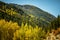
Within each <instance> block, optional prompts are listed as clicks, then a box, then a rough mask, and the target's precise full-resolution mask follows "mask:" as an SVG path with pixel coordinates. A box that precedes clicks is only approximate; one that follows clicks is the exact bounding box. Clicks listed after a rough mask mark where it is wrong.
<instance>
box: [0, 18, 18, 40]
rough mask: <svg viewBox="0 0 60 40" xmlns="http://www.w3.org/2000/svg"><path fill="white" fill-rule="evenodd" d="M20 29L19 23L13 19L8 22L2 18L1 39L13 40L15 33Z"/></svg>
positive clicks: (0, 21)
mask: <svg viewBox="0 0 60 40" xmlns="http://www.w3.org/2000/svg"><path fill="white" fill-rule="evenodd" d="M17 29H19V26H18V24H17V23H13V22H11V21H9V22H7V21H5V20H3V19H1V20H0V40H12V39H13V33H14V32H15V31H16V30H17Z"/></svg>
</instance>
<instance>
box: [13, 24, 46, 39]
mask: <svg viewBox="0 0 60 40" xmlns="http://www.w3.org/2000/svg"><path fill="white" fill-rule="evenodd" d="M44 37H46V36H45V32H44V31H43V30H42V28H39V27H38V26H36V27H34V28H33V27H32V26H31V25H27V23H26V24H25V25H24V24H23V23H22V26H21V27H20V28H19V30H16V32H15V33H14V38H13V40H43V39H44Z"/></svg>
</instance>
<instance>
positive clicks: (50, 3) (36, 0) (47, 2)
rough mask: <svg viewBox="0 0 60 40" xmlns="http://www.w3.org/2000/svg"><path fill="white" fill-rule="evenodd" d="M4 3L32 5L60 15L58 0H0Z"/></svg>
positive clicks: (59, 2) (59, 0) (59, 1)
mask: <svg viewBox="0 0 60 40" xmlns="http://www.w3.org/2000/svg"><path fill="white" fill-rule="evenodd" d="M1 1H3V2H6V3H15V4H19V5H25V4H29V5H34V6H36V7H39V8H40V9H42V10H44V11H47V12H49V13H51V14H52V15H54V16H56V17H57V15H60V0H1Z"/></svg>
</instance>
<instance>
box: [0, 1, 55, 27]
mask: <svg viewBox="0 0 60 40" xmlns="http://www.w3.org/2000/svg"><path fill="white" fill-rule="evenodd" d="M1 15H5V16H1ZM0 19H6V20H8V21H9V20H12V21H13V22H17V23H18V24H19V25H21V23H24V24H25V23H28V25H32V26H36V25H37V26H42V27H47V26H49V24H50V21H52V20H53V19H55V17H54V16H53V15H51V14H49V13H47V12H45V11H43V10H41V9H39V8H37V7H35V6H32V5H18V4H12V3H10V4H8V3H4V2H1V1H0Z"/></svg>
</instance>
